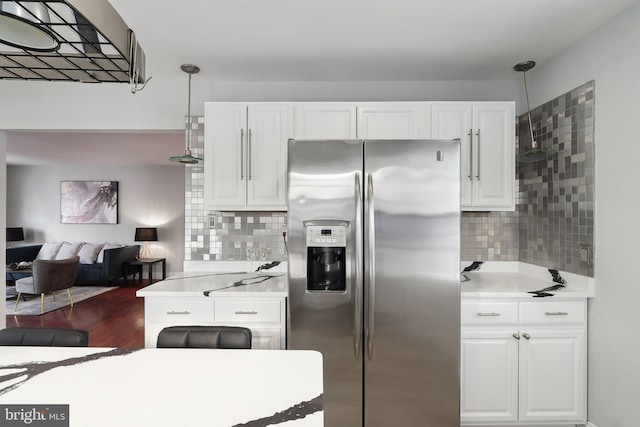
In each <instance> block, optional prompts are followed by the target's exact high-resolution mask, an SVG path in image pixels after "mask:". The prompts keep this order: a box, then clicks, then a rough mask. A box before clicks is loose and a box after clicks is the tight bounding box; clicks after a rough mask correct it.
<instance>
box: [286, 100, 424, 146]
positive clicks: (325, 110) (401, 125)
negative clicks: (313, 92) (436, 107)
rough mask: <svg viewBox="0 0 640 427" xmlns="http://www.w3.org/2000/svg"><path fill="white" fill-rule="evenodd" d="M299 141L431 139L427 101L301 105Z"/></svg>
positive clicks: (298, 106) (298, 107) (297, 128)
mask: <svg viewBox="0 0 640 427" xmlns="http://www.w3.org/2000/svg"><path fill="white" fill-rule="evenodd" d="M294 116H295V138H296V139H355V138H359V139H364V138H368V139H417V138H429V137H430V122H431V115H430V108H429V104H428V103H427V102H375V103H374V102H367V103H330V102H317V103H298V104H295V106H294Z"/></svg>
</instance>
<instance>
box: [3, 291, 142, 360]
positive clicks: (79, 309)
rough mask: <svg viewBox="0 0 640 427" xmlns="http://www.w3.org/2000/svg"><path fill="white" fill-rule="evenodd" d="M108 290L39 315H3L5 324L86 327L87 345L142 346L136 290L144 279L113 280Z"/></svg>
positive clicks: (138, 301) (139, 306)
mask: <svg viewBox="0 0 640 427" xmlns="http://www.w3.org/2000/svg"><path fill="white" fill-rule="evenodd" d="M117 284H118V285H119V287H118V288H117V289H114V290H112V291H109V292H106V293H104V294H101V295H97V296H95V297H92V298H89V299H87V300H84V301H80V302H77V303H75V304H74V305H73V308H71V307H69V306H67V307H64V308H60V309H57V310H54V311H51V312H49V313H45V314H43V315H40V316H15V315H8V316H7V327H11V326H30V327H44V326H46V327H57V328H73V329H84V330H87V331H89V346H90V347H121V348H143V347H144V301H143V298H138V297H136V290H138V289H140V288H142V287H144V286H147V281H146V280H145V281H142V282H136V281H131V280H130V281H129V283H128V284H124V283H122V282H118V283H117Z"/></svg>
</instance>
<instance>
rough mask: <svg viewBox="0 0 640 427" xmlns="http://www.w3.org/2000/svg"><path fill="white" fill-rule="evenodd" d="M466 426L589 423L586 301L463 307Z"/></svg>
mask: <svg viewBox="0 0 640 427" xmlns="http://www.w3.org/2000/svg"><path fill="white" fill-rule="evenodd" d="M461 313H462V330H461V337H462V343H461V400H460V407H461V423H462V424H463V425H518V424H526V425H545V424H553V425H559V424H567V425H574V424H580V423H584V422H586V414H587V405H586V402H587V382H586V379H587V363H586V362H587V343H586V340H587V338H586V336H587V335H586V327H587V325H586V301H585V300H574V301H560V300H556V301H553V302H550V301H544V302H543V301H535V302H533V301H531V300H526V301H509V302H505V301H497V300H478V299H474V300H473V301H469V300H463V302H462V310H461Z"/></svg>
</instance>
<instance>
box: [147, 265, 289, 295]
mask: <svg viewBox="0 0 640 427" xmlns="http://www.w3.org/2000/svg"><path fill="white" fill-rule="evenodd" d="M206 293H208V295H212V294H215V296H216V297H218V296H221V297H244V298H256V297H258V298H259V297H265V296H273V297H287V296H288V293H289V288H288V281H287V273H286V271H284V272H278V271H273V272H272V271H271V270H266V271H264V272H262V271H261V272H255V273H247V272H235V273H234V272H206V271H201V272H195V271H194V272H184V273H178V274H175V275H173V276H171V277H168V278H166V279H165V280H162V281H160V282H156V283H154V284H152V285H149V286H147V287H144V288H142V289H140V290H138V291H137V292H136V296H139V297H172V296H180V297H206V296H208V295H206Z"/></svg>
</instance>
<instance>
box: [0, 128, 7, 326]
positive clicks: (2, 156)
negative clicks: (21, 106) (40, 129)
mask: <svg viewBox="0 0 640 427" xmlns="http://www.w3.org/2000/svg"><path fill="white" fill-rule="evenodd" d="M6 161H7V133H6V132H0V250H1V251H2V253H4V252H5V246H6V244H7V243H6V241H5V237H6V231H7V230H6V228H5V227H6V216H5V215H3V214H2V213H1V212H6V202H7V186H6V183H7V168H6V167H5V165H6ZM6 264H7V263H6V262H3V263H2V265H1V266H0V274H1V275H2V276H0V277H5V273H6V270H5V269H6ZM6 294H7V289H6V286H4V285H3V286H0V300H2V301H4V300H5V299H6ZM6 313H7V312H6V307H5V305H4V304H0V329H4V328H5V327H6V326H7V318H6Z"/></svg>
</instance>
